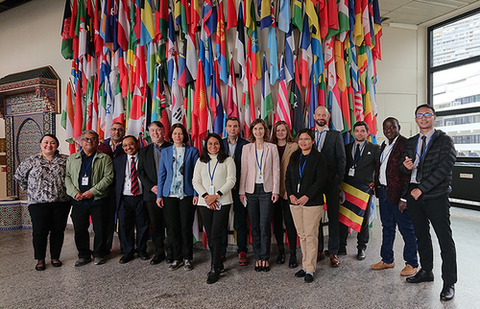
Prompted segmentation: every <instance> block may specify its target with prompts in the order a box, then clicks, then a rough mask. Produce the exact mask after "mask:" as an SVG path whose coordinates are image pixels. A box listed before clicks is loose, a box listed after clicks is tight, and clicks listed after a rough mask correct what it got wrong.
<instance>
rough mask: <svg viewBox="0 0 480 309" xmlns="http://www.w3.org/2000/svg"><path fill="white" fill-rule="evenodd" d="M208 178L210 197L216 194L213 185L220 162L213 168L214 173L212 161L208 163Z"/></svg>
mask: <svg viewBox="0 0 480 309" xmlns="http://www.w3.org/2000/svg"><path fill="white" fill-rule="evenodd" d="M207 165H208V176H209V177H210V186H209V187H208V195H214V194H215V186H214V185H213V177H214V176H215V170H216V169H217V165H218V161H217V163H215V167H214V168H213V173H212V172H210V161H208V164H207Z"/></svg>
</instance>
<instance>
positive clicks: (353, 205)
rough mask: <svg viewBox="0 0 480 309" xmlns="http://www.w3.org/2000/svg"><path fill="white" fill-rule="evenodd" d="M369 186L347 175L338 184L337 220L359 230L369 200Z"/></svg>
mask: <svg viewBox="0 0 480 309" xmlns="http://www.w3.org/2000/svg"><path fill="white" fill-rule="evenodd" d="M370 191H371V190H370V188H369V187H368V186H367V185H364V184H361V183H359V182H357V181H355V180H354V179H353V178H352V177H348V178H347V179H345V181H344V182H342V184H341V185H340V209H339V221H340V222H341V223H343V224H344V225H346V226H348V227H350V228H352V229H353V230H355V231H357V232H360V229H361V227H362V223H363V220H364V219H365V218H364V216H365V212H366V209H367V207H368V201H369V200H370V196H371V195H370Z"/></svg>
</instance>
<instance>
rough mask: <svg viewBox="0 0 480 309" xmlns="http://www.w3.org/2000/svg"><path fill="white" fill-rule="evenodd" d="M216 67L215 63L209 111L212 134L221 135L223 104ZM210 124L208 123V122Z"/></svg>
mask: <svg viewBox="0 0 480 309" xmlns="http://www.w3.org/2000/svg"><path fill="white" fill-rule="evenodd" d="M217 68H218V66H217V62H216V61H215V62H214V64H213V78H212V89H211V94H210V109H211V110H212V111H213V118H214V125H213V129H214V132H215V133H217V134H219V135H222V133H223V103H222V93H221V91H220V79H219V75H218V73H217V72H218V71H217V70H218V69H217ZM209 123H210V122H209Z"/></svg>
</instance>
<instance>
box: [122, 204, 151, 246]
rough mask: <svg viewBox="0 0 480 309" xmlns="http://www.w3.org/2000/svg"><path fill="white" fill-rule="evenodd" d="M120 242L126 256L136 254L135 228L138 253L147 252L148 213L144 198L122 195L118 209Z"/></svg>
mask: <svg viewBox="0 0 480 309" xmlns="http://www.w3.org/2000/svg"><path fill="white" fill-rule="evenodd" d="M118 219H119V221H120V230H121V231H122V232H121V233H120V242H121V243H122V250H123V253H124V254H127V253H134V252H135V227H136V230H137V252H146V251H147V240H148V212H147V207H146V206H145V204H144V202H143V196H142V195H137V196H128V195H122V197H121V201H120V205H119V208H118Z"/></svg>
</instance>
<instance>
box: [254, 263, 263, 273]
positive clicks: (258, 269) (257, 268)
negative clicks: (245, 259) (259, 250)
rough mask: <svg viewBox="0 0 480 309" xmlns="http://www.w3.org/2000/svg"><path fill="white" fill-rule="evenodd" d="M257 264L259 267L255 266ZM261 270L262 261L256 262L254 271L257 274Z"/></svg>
mask: <svg viewBox="0 0 480 309" xmlns="http://www.w3.org/2000/svg"><path fill="white" fill-rule="evenodd" d="M257 264H260V265H257ZM262 270H263V266H262V261H257V262H256V263H255V271H256V272H259V271H262Z"/></svg>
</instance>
